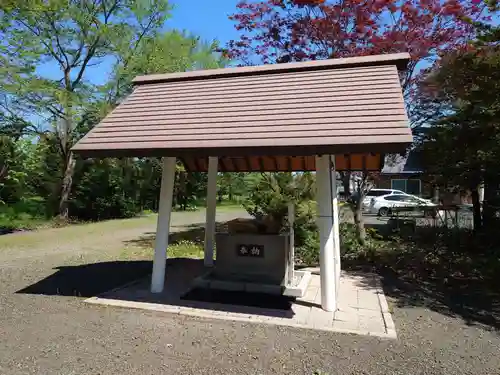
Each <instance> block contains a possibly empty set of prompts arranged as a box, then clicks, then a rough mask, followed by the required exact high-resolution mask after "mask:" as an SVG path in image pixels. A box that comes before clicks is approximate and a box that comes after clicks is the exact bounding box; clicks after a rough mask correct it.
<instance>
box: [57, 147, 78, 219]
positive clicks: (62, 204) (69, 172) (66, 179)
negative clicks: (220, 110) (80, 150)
mask: <svg viewBox="0 0 500 375" xmlns="http://www.w3.org/2000/svg"><path fill="white" fill-rule="evenodd" d="M75 163H76V160H75V159H74V157H73V153H71V152H70V153H68V157H67V159H65V160H64V174H63V180H62V184H61V198H60V200H59V218H60V219H62V220H68V217H69V195H70V193H71V186H72V184H73V173H74V172H75Z"/></svg>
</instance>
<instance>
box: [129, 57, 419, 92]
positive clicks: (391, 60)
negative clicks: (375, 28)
mask: <svg viewBox="0 0 500 375" xmlns="http://www.w3.org/2000/svg"><path fill="white" fill-rule="evenodd" d="M409 59H410V55H409V54H408V53H407V52H402V53H390V54H384V55H368V56H357V57H342V58H338V59H327V60H314V61H304V62H293V63H284V64H268V65H257V66H244V67H231V68H221V69H207V70H194V71H189V72H179V73H167V74H150V75H143V76H137V77H135V78H134V79H133V80H132V82H133V83H134V84H135V85H144V84H150V83H161V82H175V81H188V80H202V79H216V78H221V77H234V76H251V75H262V74H276V73H284V72H295V71H304V70H305V71H307V70H310V71H312V70H326V69H338V68H347V67H363V66H381V65H395V66H396V67H397V68H398V70H404V69H405V68H406V65H407V63H408V61H409Z"/></svg>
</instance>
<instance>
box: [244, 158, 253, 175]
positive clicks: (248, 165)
mask: <svg viewBox="0 0 500 375" xmlns="http://www.w3.org/2000/svg"><path fill="white" fill-rule="evenodd" d="M243 159H244V160H245V166H246V167H247V170H246V171H247V172H251V171H252V164H251V163H250V159H249V158H248V156H245V157H244V158H243Z"/></svg>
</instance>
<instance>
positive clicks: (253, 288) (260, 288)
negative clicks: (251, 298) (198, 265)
mask: <svg viewBox="0 0 500 375" xmlns="http://www.w3.org/2000/svg"><path fill="white" fill-rule="evenodd" d="M295 277H296V278H297V279H298V282H297V283H296V285H293V286H281V285H273V284H261V283H253V282H242V281H235V280H221V279H217V278H215V277H214V275H213V271H212V270H211V271H208V272H207V273H205V274H203V275H201V276H198V277H196V278H195V279H194V280H193V281H192V285H193V286H194V287H198V288H207V289H219V290H229V291H241V292H253V293H267V294H276V295H285V296H289V297H297V298H301V297H303V296H304V295H305V293H306V290H307V287H308V285H309V281H310V280H311V273H310V272H309V271H295Z"/></svg>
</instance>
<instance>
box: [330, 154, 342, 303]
mask: <svg viewBox="0 0 500 375" xmlns="http://www.w3.org/2000/svg"><path fill="white" fill-rule="evenodd" d="M330 159H331V167H330V173H331V181H332V182H331V192H332V206H333V247H334V252H335V295H338V291H339V286H340V233H339V223H340V217H339V201H338V189H337V170H336V167H335V155H332V156H331V157H330Z"/></svg>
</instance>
